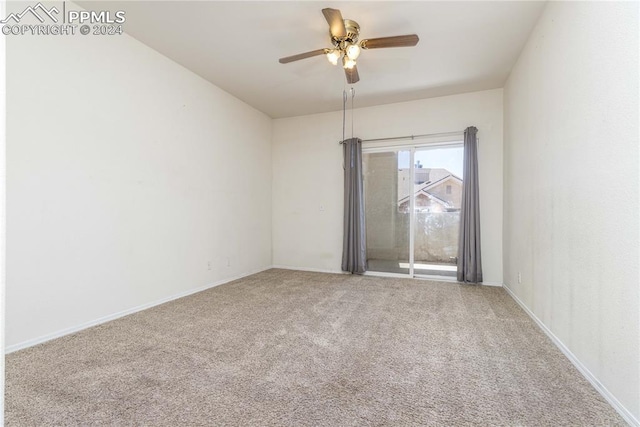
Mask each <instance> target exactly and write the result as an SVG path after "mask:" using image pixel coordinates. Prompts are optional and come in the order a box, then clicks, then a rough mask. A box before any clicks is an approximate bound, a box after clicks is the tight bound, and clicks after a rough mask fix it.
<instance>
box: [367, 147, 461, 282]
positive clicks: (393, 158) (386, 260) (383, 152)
mask: <svg viewBox="0 0 640 427" xmlns="http://www.w3.org/2000/svg"><path fill="white" fill-rule="evenodd" d="M462 156H463V148H462V145H461V144H460V143H448V144H444V145H443V144H438V145H428V146H412V147H400V148H376V149H365V150H364V152H363V171H364V194H365V215H366V226H367V260H368V267H369V271H371V272H378V273H394V274H403V275H409V276H455V274H456V262H457V259H456V257H457V252H458V236H459V228H460V204H461V201H462V179H463V176H462Z"/></svg>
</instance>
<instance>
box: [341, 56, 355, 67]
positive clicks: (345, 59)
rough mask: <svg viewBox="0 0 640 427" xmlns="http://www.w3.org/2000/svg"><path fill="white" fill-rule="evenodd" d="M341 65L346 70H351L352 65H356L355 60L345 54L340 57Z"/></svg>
mask: <svg viewBox="0 0 640 427" xmlns="http://www.w3.org/2000/svg"><path fill="white" fill-rule="evenodd" d="M342 66H343V67H344V68H346V69H347V70H351V69H352V68H353V67H355V66H356V61H354V60H353V59H351V58H349V57H347V56H346V55H345V56H344V57H343V58H342Z"/></svg>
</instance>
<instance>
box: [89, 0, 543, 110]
mask: <svg viewBox="0 0 640 427" xmlns="http://www.w3.org/2000/svg"><path fill="white" fill-rule="evenodd" d="M78 3H79V4H80V5H81V6H83V7H85V8H87V9H90V10H124V11H126V17H127V20H126V23H125V24H124V29H125V31H126V32H127V33H129V34H130V35H132V36H133V37H135V38H137V39H138V40H140V41H142V42H143V43H145V44H146V45H148V46H150V47H152V48H153V49H155V50H157V51H158V52H160V53H162V54H163V55H165V56H167V57H169V58H171V59H173V60H174V61H176V62H177V63H179V64H181V65H183V66H184V67H186V68H188V69H190V70H192V71H193V72H195V73H197V74H198V75H200V76H202V77H204V78H205V79H207V80H209V81H210V82H211V83H213V84H215V85H216V86H218V87H220V88H222V89H224V90H225V91H227V92H229V93H231V94H232V95H234V96H236V97H237V98H240V99H241V100H243V101H245V102H246V103H248V104H250V105H252V106H253V107H255V108H257V109H258V110H261V111H263V112H264V113H266V114H268V115H269V116H271V117H274V118H279V117H289V116H298V115H305V114H312V113H320V112H327V111H335V110H340V109H341V108H342V91H343V89H344V88H345V87H347V86H346V82H345V78H344V72H343V70H342V68H340V67H339V66H338V67H336V66H333V65H331V64H330V63H329V62H328V61H327V60H326V59H325V58H324V57H323V56H318V57H314V58H309V59H305V60H302V61H298V62H295V63H290V64H280V63H279V62H278V58H280V57H284V56H289V55H294V54H297V53H301V52H306V51H310V50H314V49H319V48H323V47H329V46H330V44H329V35H328V34H329V33H328V25H327V23H326V21H325V20H324V17H323V15H322V12H321V10H322V8H325V7H332V8H337V9H340V10H341V11H342V15H343V17H344V18H348V19H353V20H355V21H357V22H358V23H359V24H360V28H361V30H360V38H361V39H363V38H374V37H384V36H393V35H402V34H411V33H415V34H418V36H419V37H420V43H418V45H417V46H416V47H413V48H395V49H376V50H369V51H364V52H363V53H362V54H361V56H360V58H359V59H358V71H359V74H360V79H361V80H360V82H358V83H357V84H355V85H354V87H355V90H356V97H355V105H356V107H364V106H370V105H378V104H387V103H392V102H400V101H408V100H414V99H420V98H428V97H434V96H442V95H450V94H455V93H462V92H470V91H476V90H484V89H493V88H499V87H503V85H504V82H505V80H506V78H507V76H508V73H509V71H510V69H511V67H512V66H513V64H514V63H515V61H516V59H517V58H518V55H519V53H520V51H521V50H522V48H523V46H524V43H525V42H526V40H527V38H528V36H529V33H530V32H531V30H532V28H533V25H534V24H535V22H536V21H537V19H538V16H539V15H540V12H541V11H542V8H543V6H544V2H524V1H510V2H503V1H495V2H453V1H447V2H398V1H392V2H390V1H385V2H361V1H358V2H315V1H297V2H294V1H289V2H272V1H259V2H243V1H240V2H230V1H228V2H218V1H108V2H106V1H105V2H103V1H90V2H87V1H80V2H78Z"/></svg>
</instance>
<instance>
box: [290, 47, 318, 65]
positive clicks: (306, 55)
mask: <svg viewBox="0 0 640 427" xmlns="http://www.w3.org/2000/svg"><path fill="white" fill-rule="evenodd" d="M325 53H327V49H316V50H312V51H311V52H305V53H299V54H297V55H293V56H287V57H286V58H280V59H279V61H280V63H281V64H288V63H289V62H293V61H299V60H301V59H306V58H311V57H312V56H318V55H324V54H325Z"/></svg>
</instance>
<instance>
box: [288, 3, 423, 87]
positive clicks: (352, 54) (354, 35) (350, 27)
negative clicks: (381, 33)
mask: <svg viewBox="0 0 640 427" xmlns="http://www.w3.org/2000/svg"><path fill="white" fill-rule="evenodd" d="M322 14H323V15H324V17H325V19H326V20H327V22H328V23H329V34H330V35H331V44H332V45H333V47H332V48H324V49H316V50H312V51H310V52H305V53H300V54H298V55H293V56H287V57H286V58H280V63H281V64H288V63H289V62H293V61H299V60H300V59H305V58H311V57H313V56H318V55H326V56H327V59H328V60H329V62H331V63H332V64H333V65H338V61H339V60H340V59H341V58H342V67H343V68H344V73H345V75H346V76H347V82H348V83H349V84H353V83H357V82H358V81H359V80H360V76H359V75H358V68H357V66H356V59H358V56H359V55H360V51H361V49H380V48H386V47H405V46H415V45H417V44H418V41H419V40H420V39H419V38H418V36H417V35H416V34H407V35H404V36H394V37H379V38H376V39H364V40H361V41H360V42H358V36H359V34H360V25H358V23H357V22H356V21H352V20H350V19H343V18H342V13H340V11H339V10H338V9H329V8H327V9H322Z"/></svg>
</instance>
